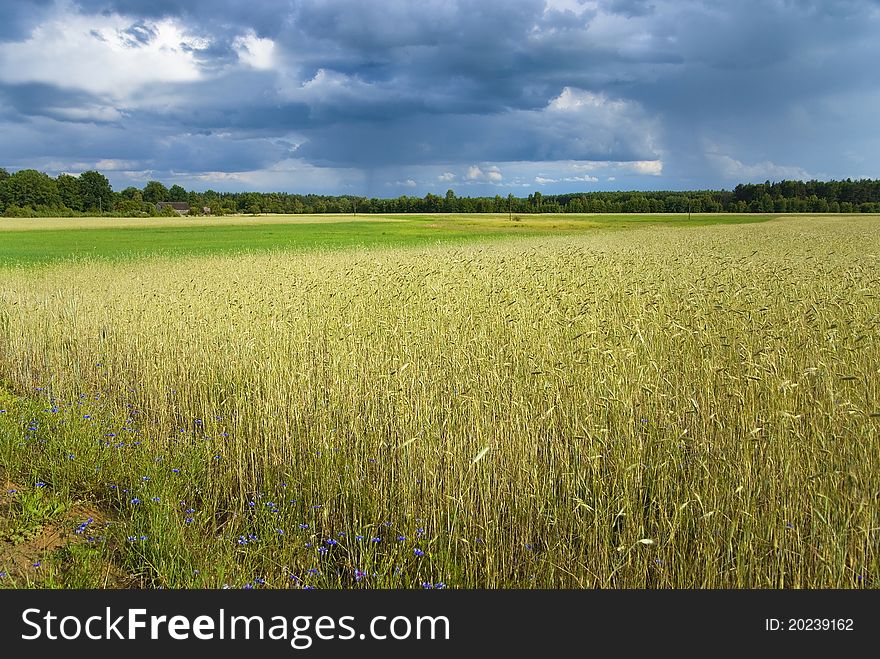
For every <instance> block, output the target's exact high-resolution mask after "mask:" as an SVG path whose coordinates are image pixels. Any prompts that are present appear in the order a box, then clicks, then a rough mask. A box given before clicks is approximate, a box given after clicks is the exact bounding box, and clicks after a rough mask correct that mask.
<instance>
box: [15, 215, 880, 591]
mask: <svg viewBox="0 0 880 659" xmlns="http://www.w3.org/2000/svg"><path fill="white" fill-rule="evenodd" d="M878 272H880V225H878V224H877V221H876V219H874V218H851V219H845V220H842V219H836V218H835V219H804V218H800V219H789V220H785V221H777V222H770V223H767V224H762V225H743V226H719V227H703V228H689V229H664V228H650V229H645V230H632V231H628V232H615V233H597V234H595V235H591V236H576V237H566V238H564V239H563V238H560V239H552V238H539V239H523V240H514V241H506V242H495V243H484V244H476V245H471V246H463V247H462V246H458V247H450V246H446V247H436V248H417V249H412V248H409V249H386V250H361V251H347V252H334V253H319V252H315V253H306V254H296V255H290V254H286V253H283V252H278V253H271V254H264V255H251V256H247V257H244V256H241V257H203V258H184V259H177V260H173V259H164V260H163V259H151V260H146V261H138V262H133V263H130V264H125V265H120V264H109V263H92V264H88V263H86V264H76V265H56V266H49V267H44V268H41V269H38V270H35V269H19V270H15V269H10V270H6V271H5V272H3V273H0V282H2V287H0V375H2V377H3V378H4V379H5V380H6V381H7V383H8V384H9V386H10V387H11V388H13V389H15V390H16V391H18V392H20V393H28V394H32V393H34V391H35V389H37V391H36V394H37V396H38V397H41V398H42V400H44V403H43V404H42V406H41V410H40V411H39V412H40V413H41V414H43V416H41V417H40V418H41V419H44V420H43V421H41V423H37V424H35V425H36V429H34V430H30V431H27V430H25V429H24V424H27V423H32V422H33V421H34V419H32V418H30V417H32V416H34V414H36V412H34V413H33V414H32V413H31V412H30V411H29V412H27V413H22V414H20V415H19V417H18V418H17V419H16V420H14V421H15V423H16V424H18V426H16V427H19V426H20V427H21V428H22V432H23V433H24V435H23V436H15V437H13V436H12V435H7V438H6V439H5V440H4V442H3V446H2V449H0V450H2V453H0V456H2V460H3V461H4V462H5V463H6V466H7V469H9V470H10V471H12V472H17V473H27V474H28V475H29V476H32V477H34V478H40V479H43V480H45V481H47V482H52V483H53V484H54V485H55V486H56V487H63V488H68V489H71V490H74V491H76V492H78V493H79V494H80V495H82V496H84V497H90V498H92V499H93V500H99V501H104V502H106V503H108V504H112V505H113V506H115V507H116V508H117V510H118V511H119V512H118V515H119V516H120V517H119V519H120V520H121V521H120V524H119V530H118V532H117V535H118V537H116V538H115V540H113V541H112V542H110V543H109V544H108V549H107V552H108V553H110V554H112V555H113V556H114V560H119V561H121V562H122V563H123V564H124V565H125V566H126V568H127V569H128V570H129V571H131V572H132V573H134V574H136V575H137V576H138V578H139V579H141V581H142V582H143V583H145V584H146V585H172V586H173V585H177V586H181V585H183V586H192V585H208V586H219V585H221V584H233V585H240V584H241V583H242V582H247V583H249V584H250V583H254V582H253V581H251V580H252V579H253V578H255V577H258V581H257V582H256V583H258V584H261V583H262V581H263V580H266V585H271V586H285V585H294V586H298V585H303V584H310V585H317V586H333V587H336V586H341V587H348V586H352V587H363V586H371V585H372V586H384V587H407V586H418V585H420V584H429V585H434V584H438V583H439V584H446V585H449V586H455V587H491V588H507V587H678V588H681V587H745V588H759V587H814V588H816V587H820V588H821V587H844V588H848V587H865V586H867V587H876V586H877V585H878V584H880V581H878V579H880V565H878V555H880V551H878V550H880V547H878V542H880V535H878V533H880V508H878V505H877V500H878V495H880V441H878V440H880V434H878V429H880V418H878V413H880V341H878V333H877V327H878V321H880V298H878V295H880V275H878ZM42 409H45V410H47V412H45V413H43V412H42ZM52 410H55V411H54V412H53V411H52ZM86 416H88V417H89V418H87V419H86V418H85V417H86ZM41 424H42V425H41ZM28 427H33V426H28ZM69 455H75V456H76V457H75V458H73V459H65V456H69ZM174 469H176V470H177V471H174ZM153 497H158V499H159V501H153ZM134 499H137V500H138V503H132V501H133V500H134ZM181 502H182V503H181ZM190 511H191V512H190ZM143 536H145V539H141V538H142V537H143ZM421 554H423V555H421ZM310 570H311V572H310Z"/></svg>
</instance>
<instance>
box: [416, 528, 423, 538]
mask: <svg viewBox="0 0 880 659" xmlns="http://www.w3.org/2000/svg"><path fill="white" fill-rule="evenodd" d="M423 535H425V529H416V537H417V538H421V537H422V536H423Z"/></svg>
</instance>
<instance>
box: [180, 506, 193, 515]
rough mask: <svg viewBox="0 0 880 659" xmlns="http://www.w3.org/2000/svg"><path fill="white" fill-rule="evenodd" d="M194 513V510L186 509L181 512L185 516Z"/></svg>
mask: <svg viewBox="0 0 880 659" xmlns="http://www.w3.org/2000/svg"><path fill="white" fill-rule="evenodd" d="M195 511H196V509H195V508H187V509H186V510H184V511H183V512H185V513H186V514H187V515H192V514H193V513H194V512H195Z"/></svg>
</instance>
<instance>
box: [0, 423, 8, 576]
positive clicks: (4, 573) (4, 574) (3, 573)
mask: <svg viewBox="0 0 880 659" xmlns="http://www.w3.org/2000/svg"><path fill="white" fill-rule="evenodd" d="M2 411H3V412H5V411H6V410H2ZM8 576H9V573H8V572H6V571H5V570H4V571H2V572H0V579H5V578H6V577H8Z"/></svg>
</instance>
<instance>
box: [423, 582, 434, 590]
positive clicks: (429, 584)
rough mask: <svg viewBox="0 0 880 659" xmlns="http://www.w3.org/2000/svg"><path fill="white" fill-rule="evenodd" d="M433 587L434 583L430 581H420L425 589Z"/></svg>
mask: <svg viewBox="0 0 880 659" xmlns="http://www.w3.org/2000/svg"><path fill="white" fill-rule="evenodd" d="M433 587H434V584H432V583H431V582H430V581H424V582H422V588H424V589H425V590H428V589H431V588H433Z"/></svg>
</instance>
